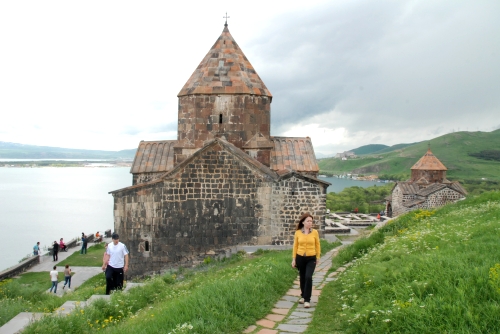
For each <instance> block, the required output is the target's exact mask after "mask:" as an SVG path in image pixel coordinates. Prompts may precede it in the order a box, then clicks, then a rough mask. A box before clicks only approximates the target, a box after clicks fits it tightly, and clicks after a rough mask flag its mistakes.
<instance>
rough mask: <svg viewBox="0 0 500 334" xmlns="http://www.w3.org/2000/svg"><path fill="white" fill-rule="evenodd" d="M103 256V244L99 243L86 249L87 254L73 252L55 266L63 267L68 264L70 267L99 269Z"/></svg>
mask: <svg viewBox="0 0 500 334" xmlns="http://www.w3.org/2000/svg"><path fill="white" fill-rule="evenodd" d="M103 255H104V242H101V243H99V244H96V245H93V246H91V247H89V248H87V254H80V252H75V253H73V254H71V255H70V256H68V257H67V258H66V260H64V261H61V262H59V263H58V264H57V265H58V266H65V265H67V264H69V265H70V267H101V266H102V256H103Z"/></svg>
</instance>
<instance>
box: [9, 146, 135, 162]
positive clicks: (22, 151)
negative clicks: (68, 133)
mask: <svg viewBox="0 0 500 334" xmlns="http://www.w3.org/2000/svg"><path fill="white" fill-rule="evenodd" d="M135 151H136V149H130V150H121V151H100V150H80V149H71V148H61V147H50V146H35V145H23V144H16V143H7V142H0V158H1V159H109V160H116V159H133V158H134V156H135Z"/></svg>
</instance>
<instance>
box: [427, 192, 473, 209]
mask: <svg viewBox="0 0 500 334" xmlns="http://www.w3.org/2000/svg"><path fill="white" fill-rule="evenodd" d="M461 198H464V196H463V195H462V194H460V193H459V192H457V191H455V190H453V189H450V188H444V189H441V190H439V191H436V192H435V193H432V194H430V195H429V196H428V197H427V198H426V201H425V202H424V203H422V204H421V205H420V206H419V208H420V209H432V208H436V207H439V206H443V205H445V204H448V203H453V202H456V201H458V200H459V199H461Z"/></svg>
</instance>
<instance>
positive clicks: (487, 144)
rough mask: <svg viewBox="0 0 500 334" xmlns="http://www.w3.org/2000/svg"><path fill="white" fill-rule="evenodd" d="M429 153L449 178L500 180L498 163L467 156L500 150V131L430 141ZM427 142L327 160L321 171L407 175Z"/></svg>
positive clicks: (321, 163) (320, 164) (451, 135)
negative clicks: (435, 157) (490, 150)
mask: <svg viewBox="0 0 500 334" xmlns="http://www.w3.org/2000/svg"><path fill="white" fill-rule="evenodd" d="M429 142H430V144H431V150H432V152H433V153H434V154H435V155H436V156H437V157H438V159H439V160H440V161H441V162H442V163H443V164H444V165H445V166H446V167H447V168H448V172H447V176H448V177H449V178H451V179H476V180H477V179H481V178H487V179H490V180H496V181H499V180H500V173H499V172H498V169H499V168H500V163H499V162H497V161H488V160H481V159H477V158H474V157H471V156H469V155H468V154H469V153H475V152H480V151H482V150H487V149H496V150H499V149H500V130H496V131H493V132H455V133H451V134H447V135H444V136H441V137H438V138H434V139H432V140H431V141H429ZM427 145H428V142H421V143H417V144H414V145H411V146H408V147H405V148H403V149H400V150H396V151H393V152H388V153H383V154H377V155H366V156H362V157H360V158H357V159H351V160H347V161H341V160H340V159H334V158H328V159H323V160H321V161H320V162H319V167H320V170H321V171H322V172H327V173H333V174H340V173H346V172H355V173H360V174H371V173H373V174H379V173H385V174H408V175H409V174H410V168H411V167H412V166H413V164H415V163H416V162H417V161H418V159H420V158H421V157H422V156H423V155H424V154H425V152H426V151H427Z"/></svg>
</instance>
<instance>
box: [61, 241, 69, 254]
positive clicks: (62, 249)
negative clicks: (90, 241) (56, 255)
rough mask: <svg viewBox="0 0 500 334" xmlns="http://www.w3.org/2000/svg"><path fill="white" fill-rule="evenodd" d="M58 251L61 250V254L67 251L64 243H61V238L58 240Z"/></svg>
mask: <svg viewBox="0 0 500 334" xmlns="http://www.w3.org/2000/svg"><path fill="white" fill-rule="evenodd" d="M59 249H60V250H61V252H63V251H64V252H67V251H68V247H67V246H66V244H65V243H64V241H63V238H61V239H60V240H59Z"/></svg>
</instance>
